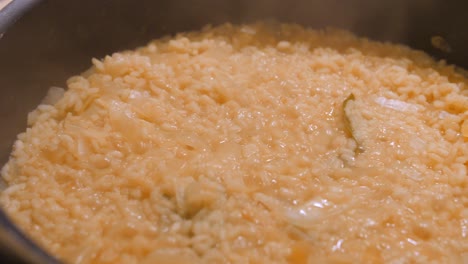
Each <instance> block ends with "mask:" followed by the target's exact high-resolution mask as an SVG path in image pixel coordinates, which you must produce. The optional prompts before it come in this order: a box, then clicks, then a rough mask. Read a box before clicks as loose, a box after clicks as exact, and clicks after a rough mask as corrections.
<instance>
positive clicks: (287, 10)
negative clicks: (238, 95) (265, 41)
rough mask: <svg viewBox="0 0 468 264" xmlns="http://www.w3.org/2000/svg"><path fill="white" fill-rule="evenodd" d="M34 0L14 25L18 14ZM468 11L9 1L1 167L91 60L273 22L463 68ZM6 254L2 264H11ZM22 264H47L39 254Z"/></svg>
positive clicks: (1, 74)
mask: <svg viewBox="0 0 468 264" xmlns="http://www.w3.org/2000/svg"><path fill="white" fill-rule="evenodd" d="M20 1H21V3H19V2H20ZM36 3H39V4H38V5H37V6H35V7H34V8H32V9H31V10H30V11H29V12H27V13H26V14H25V15H24V16H23V17H22V18H21V19H20V20H18V21H17V22H16V23H14V24H13V23H12V22H13V21H15V20H16V18H17V14H18V11H19V10H24V8H25V7H28V6H32V5H33V4H36ZM467 8H468V1H463V0H460V1H443V0H380V1H377V0H354V1H351V0H341V1H339V0H331V1H319V0H295V1H286V0H284V1H282V0H257V1H253V0H237V1H236V0H232V1H227V0H226V1H223V0H186V1H183V0H173V1H170V0H161V1H154V0H152V1H150V0H140V1H138V0H80V1H78V0H76V1H71V0H44V1H39V0H15V1H14V2H13V4H11V5H10V6H8V7H7V8H6V9H4V10H2V11H0V89H1V96H0V121H1V123H2V125H3V126H2V128H1V129H0V166H1V165H2V164H4V163H5V162H6V161H7V159H8V155H9V152H10V150H11V145H12V143H13V141H14V139H15V137H16V134H18V133H19V132H21V131H23V130H24V129H25V125H26V115H27V113H28V112H29V111H31V110H32V109H34V107H35V106H36V105H37V104H38V103H39V102H40V101H41V99H42V98H43V96H44V95H45V93H46V91H47V90H48V88H49V87H50V86H60V87H64V86H65V80H66V78H67V77H69V76H71V75H74V74H79V73H80V72H82V71H84V70H85V69H86V68H88V67H89V66H90V65H91V62H90V60H91V58H92V57H98V58H101V57H103V56H104V55H106V54H109V53H112V52H114V51H119V50H122V49H131V48H134V47H136V46H139V45H144V44H146V43H147V42H148V41H149V40H151V39H153V38H157V37H160V36H162V35H166V34H172V33H175V32H178V31H185V30H193V29H198V28H200V27H201V26H203V25H205V24H207V23H211V24H219V23H223V22H228V21H229V22H234V23H239V22H251V21H255V20H258V19H276V20H279V21H281V22H297V23H300V24H303V25H307V26H312V27H314V28H323V27H326V26H333V27H340V28H344V29H348V30H351V31H353V32H355V33H357V34H358V35H361V36H367V37H370V38H373V39H376V40H381V41H391V42H401V43H405V44H407V45H409V46H411V47H413V48H417V49H422V50H425V51H426V52H428V53H430V54H432V55H433V56H435V57H436V58H439V59H440V58H443V59H446V60H448V62H449V63H453V64H457V65H459V66H462V67H468V49H467V48H466V47H468V34H467V32H468V31H467V26H468V16H467V15H466V10H468V9H467ZM10 24H13V26H11V27H9V28H8V30H7V31H6V32H3V31H2V29H4V28H6V26H8V25H10ZM2 33H4V34H2ZM2 35H3V36H2ZM435 35H438V36H441V37H443V38H444V39H446V40H447V42H448V43H449V44H450V46H451V52H450V53H444V52H441V51H440V50H438V49H435V48H434V47H432V45H431V43H430V39H431V37H432V36H435ZM0 227H1V228H2V229H3V231H2V229H0V242H2V243H3V245H4V246H3V247H2V248H3V250H4V252H3V253H5V252H7V251H9V252H10V253H11V252H18V250H20V249H21V245H22V243H24V237H22V235H21V234H20V233H18V232H17V230H14V229H13V228H12V226H10V225H9V222H8V220H7V219H6V218H5V216H4V215H3V214H0ZM6 229H8V230H10V231H11V230H13V231H12V233H11V232H10V233H6V232H5V230H6ZM12 241H13V242H12ZM14 241H16V242H18V241H19V244H15V243H14ZM30 246H31V245H28V246H26V247H25V248H23V250H25V251H22V252H21V253H20V255H21V256H22V257H25V258H28V257H30V255H31V254H30V253H29V252H30V251H28V250H30V248H31V247H30ZM3 253H2V255H0V258H1V259H0V260H1V262H2V263H8V262H11V261H12V259H7V258H6V255H5V254H3ZM36 253H37V252H36ZM29 259H33V260H36V261H37V262H43V263H44V262H50V261H52V260H51V259H47V258H45V257H44V256H43V255H40V254H39V255H34V256H33V257H32V258H29Z"/></svg>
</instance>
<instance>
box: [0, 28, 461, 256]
mask: <svg viewBox="0 0 468 264" xmlns="http://www.w3.org/2000/svg"><path fill="white" fill-rule="evenodd" d="M93 64H94V66H93V67H92V68H91V69H90V70H88V71H87V72H85V73H84V74H82V75H81V76H75V77H72V78H70V79H69V80H68V89H67V90H66V91H63V90H62V89H60V88H52V89H51V91H50V93H49V95H48V96H47V97H46V99H45V101H44V103H43V104H41V105H40V106H38V108H37V109H36V110H35V111H33V112H32V113H31V114H30V115H29V117H28V125H29V128H28V129H27V130H26V132H25V133H22V134H20V135H19V136H18V140H17V141H16V143H15V145H14V150H13V152H12V155H11V159H10V161H9V162H8V163H7V164H6V165H5V166H4V168H3V170H2V176H3V178H4V180H5V181H6V183H7V185H8V187H7V188H6V189H5V190H4V191H3V192H2V193H1V204H2V205H3V207H4V208H5V209H6V211H7V212H8V213H9V215H10V216H11V217H12V218H13V220H14V221H15V222H16V223H17V224H18V225H19V226H20V227H21V228H22V229H23V230H24V231H25V232H26V233H27V234H29V235H30V236H31V237H32V238H33V239H34V240H36V241H37V242H38V243H39V244H40V245H42V246H43V247H44V248H45V249H47V250H48V251H49V252H51V253H52V254H54V255H56V256H58V258H60V259H62V260H65V261H67V262H70V263H415V262H418V263H463V262H465V263H467V261H468V188H467V187H468V184H467V183H468V177H467V165H468V163H467V162H468V121H467V119H468V113H467V112H468V90H467V88H466V87H467V85H468V80H467V79H466V78H465V77H463V75H462V73H460V71H459V70H458V69H456V68H455V67H453V66H448V65H446V64H445V63H444V62H436V61H434V60H432V59H431V58H430V57H429V56H427V55H426V54H424V53H422V52H419V51H414V50H411V49H409V48H407V47H404V46H400V45H393V44H384V43H378V42H373V41H370V40H367V39H363V38H357V37H355V36H354V35H352V34H350V33H348V32H344V31H339V30H326V31H314V30H309V29H304V28H303V27H301V26H298V25H276V26H271V25H266V24H262V23H259V24H253V25H243V26H233V25H229V24H226V25H222V26H218V27H215V28H211V27H207V28H205V29H203V30H201V31H200V32H191V33H184V34H179V35H177V36H175V37H171V38H169V37H168V38H163V39H160V40H155V41H153V42H151V43H150V44H149V45H147V46H146V47H142V48H139V49H137V50H135V51H125V52H120V53H115V54H113V55H112V56H107V57H105V58H104V59H102V60H97V59H94V60H93Z"/></svg>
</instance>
